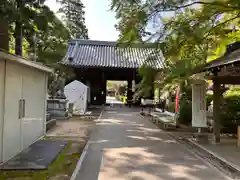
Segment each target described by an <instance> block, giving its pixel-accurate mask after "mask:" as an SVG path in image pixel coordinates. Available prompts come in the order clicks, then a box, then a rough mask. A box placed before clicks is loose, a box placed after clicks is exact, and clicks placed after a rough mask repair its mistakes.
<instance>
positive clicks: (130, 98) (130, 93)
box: [127, 79, 132, 103]
mask: <svg viewBox="0 0 240 180" xmlns="http://www.w3.org/2000/svg"><path fill="white" fill-rule="evenodd" d="M127 101H128V103H129V102H131V101H132V79H129V80H128V89H127Z"/></svg>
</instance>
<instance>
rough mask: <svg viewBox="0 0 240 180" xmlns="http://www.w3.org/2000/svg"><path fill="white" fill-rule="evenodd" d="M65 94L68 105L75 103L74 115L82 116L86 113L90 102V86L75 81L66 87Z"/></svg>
mask: <svg viewBox="0 0 240 180" xmlns="http://www.w3.org/2000/svg"><path fill="white" fill-rule="evenodd" d="M64 94H65V96H66V98H67V100H68V103H73V114H75V115H80V114H84V113H85V112H86V110H87V103H88V102H89V100H90V98H89V96H90V91H89V88H88V86H86V85H85V84H83V83H81V82H80V81H77V80H75V81H73V82H71V83H69V84H68V85H66V86H65V87H64Z"/></svg>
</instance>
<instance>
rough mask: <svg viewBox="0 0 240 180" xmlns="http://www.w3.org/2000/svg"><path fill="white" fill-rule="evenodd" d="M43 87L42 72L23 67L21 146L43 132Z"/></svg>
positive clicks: (27, 143)
mask: <svg viewBox="0 0 240 180" xmlns="http://www.w3.org/2000/svg"><path fill="white" fill-rule="evenodd" d="M23 68H24V67H23ZM32 71H34V72H32ZM29 87H31V88H29ZM45 88H46V84H45V76H43V72H41V71H37V70H35V69H30V68H24V71H23V80H22V89H23V91H22V99H24V100H25V115H24V117H23V118H22V145H23V148H27V147H28V146H29V145H31V144H32V143H33V142H34V141H36V139H38V138H40V137H41V136H43V135H44V134H45V125H46V122H45V121H44V120H45V118H44V117H45V111H46V110H45V108H43V107H45V103H46V94H45Z"/></svg>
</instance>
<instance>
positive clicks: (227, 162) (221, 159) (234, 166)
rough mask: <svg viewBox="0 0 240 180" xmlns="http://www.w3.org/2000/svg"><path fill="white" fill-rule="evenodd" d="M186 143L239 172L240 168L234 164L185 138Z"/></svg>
mask: <svg viewBox="0 0 240 180" xmlns="http://www.w3.org/2000/svg"><path fill="white" fill-rule="evenodd" d="M185 139H186V140H187V141H189V142H190V143H192V144H194V145H195V146H197V147H198V148H201V149H203V150H204V151H206V152H208V153H209V154H211V155H212V156H214V157H216V158H217V159H219V160H220V161H222V162H224V163H225V164H227V165H229V166H230V167H231V168H233V169H235V170H237V171H239V172H240V167H238V166H236V165H235V164H232V163H231V162H229V161H228V160H226V159H224V158H223V157H221V156H219V155H217V154H216V153H214V152H212V151H210V150H208V149H207V148H205V147H203V146H202V145H200V144H198V143H196V142H194V141H193V140H191V139H187V138H185Z"/></svg>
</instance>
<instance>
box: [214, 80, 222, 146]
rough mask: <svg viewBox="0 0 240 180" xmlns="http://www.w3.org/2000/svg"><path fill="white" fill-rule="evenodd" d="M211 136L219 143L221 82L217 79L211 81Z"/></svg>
mask: <svg viewBox="0 0 240 180" xmlns="http://www.w3.org/2000/svg"><path fill="white" fill-rule="evenodd" d="M213 83H214V84H213V120H214V125H213V131H214V132H213V136H214V142H215V143H220V127H221V121H220V116H219V112H220V99H221V95H222V94H221V88H220V87H221V84H220V82H219V81H216V80H215V81H214V82H213Z"/></svg>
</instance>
